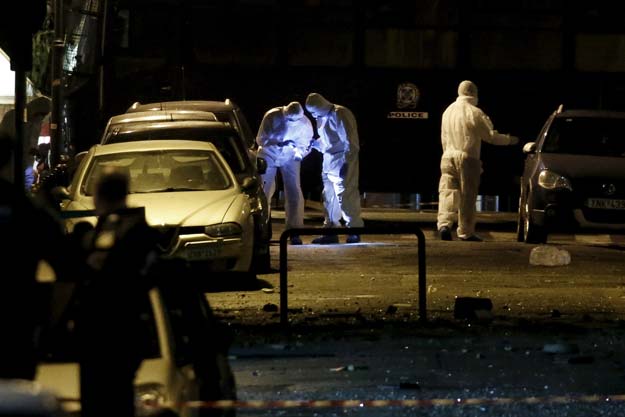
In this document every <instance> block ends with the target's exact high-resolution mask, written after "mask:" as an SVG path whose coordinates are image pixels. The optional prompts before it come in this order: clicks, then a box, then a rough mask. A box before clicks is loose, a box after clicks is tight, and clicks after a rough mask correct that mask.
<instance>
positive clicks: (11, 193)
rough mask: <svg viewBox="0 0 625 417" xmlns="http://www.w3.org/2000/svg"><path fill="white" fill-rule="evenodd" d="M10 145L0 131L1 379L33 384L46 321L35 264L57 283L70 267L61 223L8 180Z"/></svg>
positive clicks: (7, 138) (6, 136)
mask: <svg viewBox="0 0 625 417" xmlns="http://www.w3.org/2000/svg"><path fill="white" fill-rule="evenodd" d="M14 146H15V143H14V141H13V139H12V138H11V136H10V135H7V134H4V133H0V236H2V248H1V250H0V262H1V263H2V268H3V271H4V272H3V273H2V277H1V278H0V334H2V343H0V378H18V379H28V380H32V379H34V377H35V372H36V366H37V348H38V343H39V336H40V334H41V331H42V329H43V328H44V327H45V325H46V320H47V317H48V314H47V312H46V311H45V310H44V308H43V307H42V306H43V305H44V303H43V300H42V299H39V298H38V297H37V295H38V294H41V292H39V291H38V290H39V287H40V285H39V283H38V282H37V270H38V266H39V263H40V262H41V261H45V262H47V263H48V264H49V265H50V266H51V267H52V269H53V271H54V275H55V276H56V278H57V279H69V278H70V277H69V275H70V274H71V272H70V271H71V267H72V265H74V263H73V262H70V259H69V257H70V256H71V255H70V254H71V253H72V251H71V250H70V249H69V241H68V239H67V238H66V236H65V234H64V232H63V227H62V224H61V221H60V219H59V218H57V217H56V215H55V213H54V212H53V211H52V210H50V209H49V208H48V207H47V206H44V205H41V204H38V202H37V201H35V200H34V199H32V198H31V197H30V196H29V195H27V194H26V192H25V190H24V186H23V184H19V185H16V184H14V183H13V182H12V181H10V180H9V179H8V178H10V177H11V175H12V167H11V161H12V158H13V149H14Z"/></svg>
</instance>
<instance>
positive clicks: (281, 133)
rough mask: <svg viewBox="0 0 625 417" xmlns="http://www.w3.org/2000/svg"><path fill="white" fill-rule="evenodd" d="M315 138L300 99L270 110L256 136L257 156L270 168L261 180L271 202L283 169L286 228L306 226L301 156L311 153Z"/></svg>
mask: <svg viewBox="0 0 625 417" xmlns="http://www.w3.org/2000/svg"><path fill="white" fill-rule="evenodd" d="M312 137H313V128H312V123H311V122H310V120H309V119H308V118H307V117H306V116H305V115H304V109H303V108H302V105H301V104H299V103H298V102H291V103H289V105H287V106H281V107H275V108H273V109H271V110H269V111H267V112H266V113H265V115H264V116H263V120H262V121H261V123H260V128H259V130H258V135H257V136H256V143H258V145H259V150H258V156H259V157H261V158H264V159H265V160H266V161H267V171H266V172H265V174H264V175H263V176H262V179H263V191H264V192H265V195H266V196H267V200H268V201H271V198H272V197H273V193H274V192H275V190H276V174H277V171H278V170H280V174H281V175H282V182H283V184H284V197H285V214H286V219H285V220H286V227H287V228H296V227H303V226H304V195H303V194H302V188H301V180H300V169H301V161H302V159H303V158H304V157H305V156H306V155H307V154H308V153H309V152H310V149H309V145H310V142H311V140H312Z"/></svg>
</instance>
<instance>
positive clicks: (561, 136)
mask: <svg viewBox="0 0 625 417" xmlns="http://www.w3.org/2000/svg"><path fill="white" fill-rule="evenodd" d="M624 132H625V112H614V111H607V110H564V109H563V108H562V106H560V107H559V108H558V110H557V111H555V112H554V113H553V114H551V116H549V118H548V120H547V122H546V123H545V125H544V126H543V128H542V130H541V131H540V134H539V135H538V138H537V139H536V141H535V142H529V143H526V144H525V146H524V147H523V152H524V153H525V154H526V158H525V167H524V169H523V176H522V177H521V191H520V197H519V215H518V225H517V240H518V241H520V242H523V241H524V242H527V243H545V242H546V241H547V236H548V234H549V232H551V231H556V230H557V231H565V232H566V231H569V232H570V231H578V230H595V231H603V232H606V231H621V232H623V231H625V133H624Z"/></svg>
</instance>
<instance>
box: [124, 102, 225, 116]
mask: <svg viewBox="0 0 625 417" xmlns="http://www.w3.org/2000/svg"><path fill="white" fill-rule="evenodd" d="M236 107H237V106H236V104H235V103H234V102H233V101H232V100H230V99H226V100H224V101H217V100H177V101H160V102H153V103H140V102H138V101H137V102H135V103H133V104H132V105H131V106H130V107H129V108H128V110H126V113H135V112H143V111H155V110H195V111H207V112H223V111H231V110H232V109H234V108H236Z"/></svg>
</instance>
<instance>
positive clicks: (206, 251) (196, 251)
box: [185, 245, 221, 261]
mask: <svg viewBox="0 0 625 417" xmlns="http://www.w3.org/2000/svg"><path fill="white" fill-rule="evenodd" d="M220 251H221V248H220V247H219V246H208V245H206V246H198V247H194V246H191V247H187V248H186V249H185V258H186V259H188V260H189V261H204V260H207V259H212V258H215V257H216V256H217V255H219V252H220Z"/></svg>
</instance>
